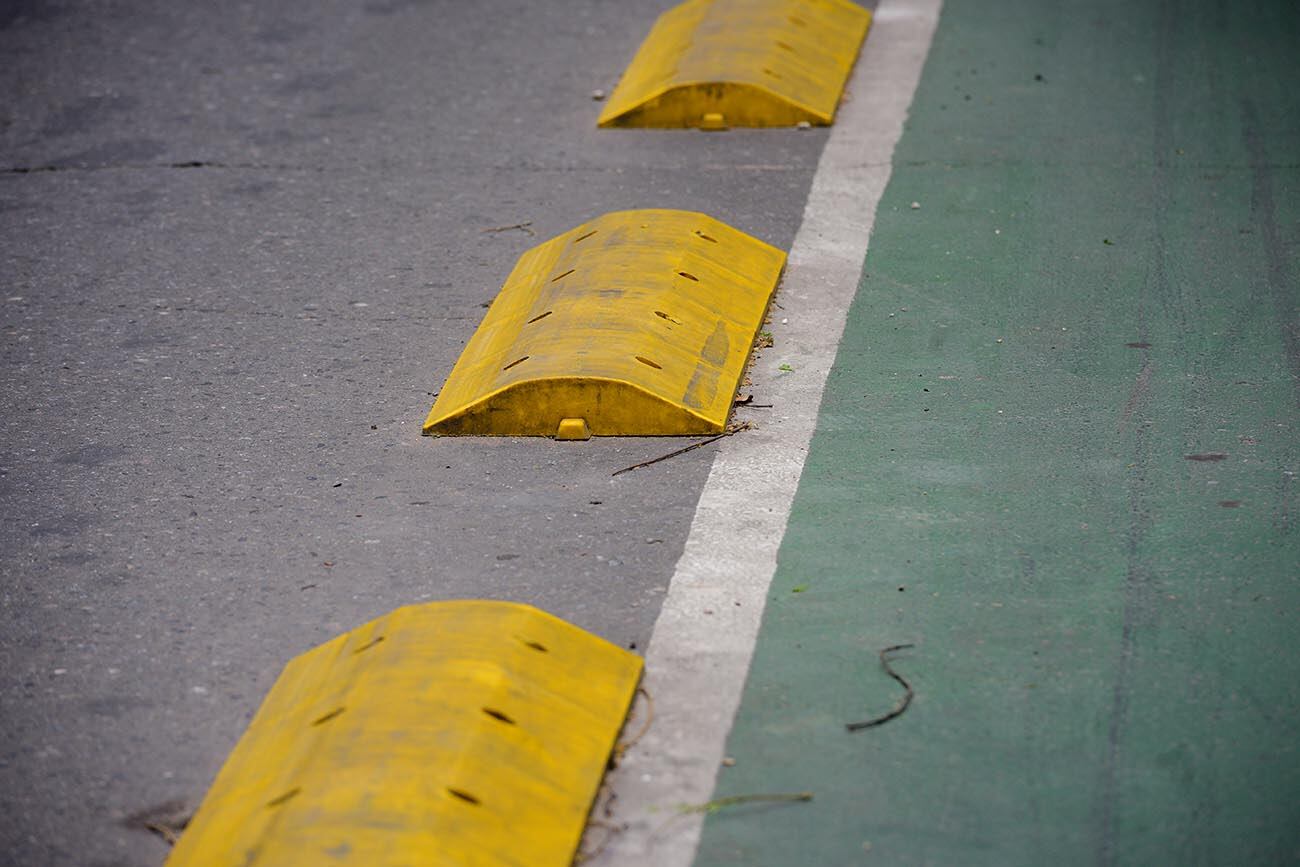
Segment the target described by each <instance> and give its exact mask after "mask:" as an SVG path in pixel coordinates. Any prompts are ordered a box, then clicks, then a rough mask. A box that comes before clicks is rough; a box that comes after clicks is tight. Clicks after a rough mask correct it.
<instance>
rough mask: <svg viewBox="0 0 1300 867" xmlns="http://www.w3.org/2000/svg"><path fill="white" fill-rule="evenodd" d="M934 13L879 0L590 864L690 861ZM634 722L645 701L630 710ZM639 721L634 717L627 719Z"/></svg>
mask: <svg viewBox="0 0 1300 867" xmlns="http://www.w3.org/2000/svg"><path fill="white" fill-rule="evenodd" d="M940 6H941V2H940V0H882V2H881V3H880V6H879V7H878V8H877V10H876V14H875V19H874V21H873V23H872V27H871V32H870V33H869V34H868V36H867V42H866V45H865V46H864V48H863V53H862V57H861V58H860V59H859V61H858V64H857V67H856V69H855V71H854V74H853V77H852V79H851V80H850V82H849V96H848V97H847V99H848V101H847V103H846V104H844V105H843V106H841V108H840V112H839V115H838V117H837V118H836V121H835V126H834V127H833V128H832V131H831V134H830V138H829V140H828V141H827V144H826V149H825V151H824V152H823V153H822V157H821V160H820V162H819V163H818V165H817V173H816V175H815V176H814V178H813V183H812V190H811V192H810V193H809V195H808V204H807V206H806V207H805V209H804V216H803V223H802V224H801V225H800V228H799V233H798V235H797V236H796V237H795V241H794V246H793V247H792V248H791V250H790V260H789V264H788V265H787V269H786V275H785V279H784V281H783V283H782V288H781V290H780V293H779V294H778V296H777V301H778V303H780V304H781V308H779V309H778V308H774V312H773V317H772V320H773V324H772V326H771V329H772V333H773V335H774V337H775V341H776V345H775V346H774V347H773V348H772V349H769V350H767V351H765V352H764V354H763V359H762V360H761V361H760V362H759V363H758V364H757V365H756V370H755V380H756V383H758V393H759V394H760V395H761V396H762V397H763V398H764V402H765V403H768V402H770V403H772V404H773V405H774V407H775V408H774V409H773V410H771V413H772V417H769V416H768V415H767V414H764V415H761V416H760V415H758V414H757V413H755V414H754V415H755V416H756V417H755V418H754V421H755V422H757V423H759V424H760V425H761V427H760V428H759V429H757V430H754V431H747V432H745V433H743V434H741V435H739V436H735V437H729V438H727V439H725V440H723V445H722V448H721V449H720V450H719V452H718V455H717V457H716V459H715V460H714V462H713V468H712V470H711V472H710V473H709V478H708V481H707V482H706V483H705V487H704V491H703V493H702V494H701V496H700V502H699V505H698V507H697V508H696V512H695V519H694V521H693V523H692V524H691V530H690V535H689V537H688V538H687V540H686V547H685V550H684V551H683V553H682V557H681V560H679V561H678V563H677V570H676V572H675V573H674V575H673V578H672V583H671V584H670V586H669V588H668V595H667V597H666V599H665V600H664V604H663V609H662V611H661V612H660V615H659V619H658V621H657V622H656V623H655V629H654V634H653V636H652V638H651V641H650V646H649V648H648V649H647V652H646V674H645V686H646V689H647V690H648V691H649V693H650V694H651V695H652V696H653V700H654V720H653V724H652V725H651V726H650V728H649V730H648V731H647V732H646V733H645V735H644V737H643V738H642V739H641V740H640V741H639V742H638V743H636V744H635V746H633V747H632V748H631V749H630V750H628V752H627V753H626V754H625V756H624V757H623V760H622V762H621V764H620V766H619V768H618V769H617V770H616V771H615V772H614V773H613V774H612V775H611V778H610V781H609V788H608V791H609V792H611V793H612V794H613V795H614V797H613V798H612V800H611V799H610V798H608V797H607V798H606V799H605V805H604V806H602V807H598V808H597V812H596V814H595V815H596V816H597V817H598V818H599V819H601V820H602V821H608V822H612V823H613V824H615V825H618V826H626V827H625V829H624V830H623V831H622V832H621V833H616V834H615V835H614V837H613V839H611V840H610V842H609V844H608V846H606V848H605V850H604V852H603V853H602V854H601V855H600V857H599V858H597V859H594V860H593V861H591V862H588V863H595V864H603V865H611V867H613V865H617V867H641V865H644V867H687V865H689V864H690V863H691V862H692V861H693V860H694V858H695V852H696V848H697V846H698V845H699V839H700V830H701V827H702V823H703V816H702V815H701V814H699V813H688V814H684V815H683V814H680V813H679V811H678V809H677V808H678V807H679V806H680V805H682V804H701V803H704V802H706V801H708V800H709V799H710V797H711V796H712V793H713V788H714V783H715V780H716V778H717V773H718V767H719V765H720V764H721V762H722V758H723V750H724V749H725V747H726V740H727V735H728V733H729V732H730V730H731V725H732V721H733V720H734V718H735V714H736V709H737V707H738V705H739V703H740V697H741V693H742V690H743V688H744V685H745V679H746V676H747V675H748V672H749V665H750V660H751V659H752V657H753V653H754V643H755V641H756V639H757V637H758V629H759V626H760V623H761V621H762V617H763V606H764V603H765V601H766V598H767V591H768V586H769V584H770V583H771V580H772V574H773V572H774V571H775V570H776V558H777V552H778V550H779V548H780V546H781V539H782V536H783V535H784V533H785V527H786V521H787V519H788V517H789V514H790V506H791V503H792V502H793V500H794V494H795V489H796V488H797V487H798V484H799V477H800V475H801V474H802V472H803V465H804V458H805V456H806V455H807V452H808V444H809V441H810V440H811V439H812V434H813V429H814V427H815V425H816V421H817V411H818V408H819V407H820V405H821V397H822V390H823V388H824V387H825V384H826V376H827V374H828V373H829V372H830V368H831V364H832V362H834V360H835V353H836V349H837V347H838V345H839V341H840V336H841V334H842V333H843V331H844V321H845V317H846V315H847V313H848V308H849V304H850V302H851V301H852V300H853V296H854V294H855V292H856V291H857V287H858V281H859V279H860V277H861V271H862V263H863V260H864V259H865V257H866V251H867V242H868V239H869V238H870V236H871V229H872V225H873V224H874V222H875V215H876V206H877V204H878V203H879V201H880V196H881V194H882V193H883V192H884V190H885V185H886V184H887V183H888V181H889V176H890V172H891V169H892V159H893V153H894V146H895V144H897V142H898V138H899V136H900V135H901V134H902V131H903V122H904V120H905V119H906V117H907V111H908V107H909V106H910V105H911V102H912V95H913V93H914V92H915V90H916V85H917V81H918V80H919V78H920V75H921V69H922V67H923V66H924V65H925V58H926V54H927V53H928V52H929V49H930V42H931V39H932V37H933V35H934V28H935V25H936V24H937V22H938V18H939V10H940ZM781 365H788V366H789V367H790V368H792V370H791V371H788V372H787V371H782V370H781V369H780V368H781ZM641 701H642V702H643V700H641ZM644 713H645V708H644V706H643V704H639V705H638V708H637V711H636V714H637V715H638V716H640V715H641V714H644ZM639 728H640V723H639V721H638V719H637V718H634V719H633V720H632V721H631V722H630V724H629V725H628V730H629V731H636V730H638V729H639ZM607 811H608V813H609V815H608V816H607V815H606V812H607Z"/></svg>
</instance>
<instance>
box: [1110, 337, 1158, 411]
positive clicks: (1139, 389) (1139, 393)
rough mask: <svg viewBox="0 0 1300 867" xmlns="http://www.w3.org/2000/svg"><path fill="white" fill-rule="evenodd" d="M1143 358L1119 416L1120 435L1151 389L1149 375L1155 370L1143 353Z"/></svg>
mask: <svg viewBox="0 0 1300 867" xmlns="http://www.w3.org/2000/svg"><path fill="white" fill-rule="evenodd" d="M1134 345H1136V344H1132V343H1130V344H1129V346H1134ZM1150 345H1151V344H1150V343H1145V342H1144V343H1142V344H1141V346H1142V347H1148V346H1150ZM1143 356H1144V363H1143V365H1142V369H1141V370H1140V371H1138V375H1137V380H1136V381H1134V383H1133V390H1132V391H1131V392H1129V396H1128V401H1127V402H1125V404H1124V409H1123V410H1122V411H1121V412H1120V414H1119V432H1120V433H1124V431H1126V430H1127V429H1128V423H1129V421H1130V420H1131V419H1132V418H1133V411H1134V410H1135V409H1137V407H1138V404H1140V403H1141V402H1142V401H1143V400H1144V399H1145V398H1146V394H1147V390H1148V389H1150V388H1151V374H1152V372H1153V371H1154V370H1155V368H1154V366H1153V365H1152V364H1151V361H1150V360H1149V359H1147V358H1145V356H1146V353H1145V352H1143Z"/></svg>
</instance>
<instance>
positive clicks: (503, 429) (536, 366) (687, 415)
mask: <svg viewBox="0 0 1300 867" xmlns="http://www.w3.org/2000/svg"><path fill="white" fill-rule="evenodd" d="M784 264H785V253H784V252H783V251H781V250H778V249H777V248H775V247H772V246H770V245H768V244H765V243H763V242H762V241H759V240H757V239H756V238H752V237H750V236H749V235H746V234H745V233H743V232H739V231H737V230H735V229H733V228H731V227H730V226H727V225H726V224H725V223H721V222H719V221H717V220H715V219H713V218H712V217H708V216H706V215H704V214H697V213H691V212H688V211H666V210H645V211H618V212H614V213H611V214H605V215H604V216H602V217H597V218H596V219H594V220H591V221H590V222H587V223H584V224H583V225H581V226H578V227H577V228H576V229H573V230H572V231H569V232H566V233H565V234H563V235H561V236H559V237H558V238H554V239H552V240H550V241H547V242H545V243H543V244H541V245H539V246H537V247H534V248H533V249H531V250H529V251H528V252H526V253H524V255H523V256H522V257H520V259H519V261H518V263H517V264H516V265H515V268H514V271H513V272H512V273H511V274H510V277H509V278H508V279H507V280H506V282H505V285H504V286H503V287H502V289H501V292H500V294H498V295H497V298H496V300H495V301H493V302H492V306H491V307H490V308H489V310H488V312H487V315H486V316H484V317H483V321H482V323H480V325H479V327H478V330H477V331H476V332H475V333H474V336H473V337H472V338H470V341H469V343H468V344H466V346H465V349H464V351H463V352H462V353H461V356H460V359H459V360H458V361H457V362H456V365H455V367H454V368H452V371H451V375H450V376H449V377H448V378H447V382H446V385H444V386H443V389H442V391H441V392H440V393H439V394H438V399H437V401H436V402H435V403H434V405H433V409H432V410H431V411H430V412H429V416H428V418H427V419H426V420H425V422H424V433H426V434H434V435H457V434H485V435H500V436H553V437H557V438H559V439H586V438H588V437H590V436H593V435H595V436H617V435H630V436H652V435H661V434H701V433H718V432H721V431H722V430H724V429H725V427H726V424H727V417H728V415H729V414H730V412H731V405H732V401H733V399H734V397H735V393H736V388H737V386H738V385H739V383H740V378H741V376H742V375H743V373H744V369H745V364H746V362H747V361H748V358H749V352H750V348H751V347H752V346H753V343H754V338H755V337H756V336H757V335H758V330H759V328H760V327H761V325H762V323H763V318H764V316H765V315H766V313H767V306H768V302H769V301H770V300H771V297H772V293H773V292H774V291H775V290H776V284H777V281H778V280H779V278H780V276H781V269H782V267H783V266H784Z"/></svg>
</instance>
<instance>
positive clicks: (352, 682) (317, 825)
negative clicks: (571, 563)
mask: <svg viewBox="0 0 1300 867" xmlns="http://www.w3.org/2000/svg"><path fill="white" fill-rule="evenodd" d="M641 664H642V663H641V659H640V658H639V657H637V656H636V655H635V654H632V653H629V652H627V651H625V650H623V649H622V648H619V647H615V646H614V645H612V644H609V643H608V642H606V641H604V640H602V639H600V638H597V637H596V636H594V635H591V634H590V633H587V632H584V631H582V630H581V629H578V628H577V627H575V626H571V625H569V624H567V623H565V622H564V621H562V620H559V619H557V618H555V617H552V616H551V615H549V614H546V613H544V612H542V611H539V610H537V609H536V608H532V607H530V606H527V605H517V604H513V603H507V602H483V601H463V602H434V603H429V604H426V605H416V606H411V607H407V608H399V609H397V610H396V611H394V612H392V613H391V614H388V615H387V616H385V617H381V618H379V619H378V620H374V621H372V622H370V623H367V624H366V625H364V626H362V627H360V628H358V629H354V630H353V631H351V632H348V633H345V634H343V635H340V636H339V637H338V638H336V639H334V640H333V641H330V642H329V643H327V644H323V645H321V646H320V647H317V648H316V649H315V650H311V651H308V652H307V653H305V654H303V655H302V656H299V657H298V658H296V659H294V660H293V661H291V662H290V663H289V664H288V665H287V666H286V667H285V669H284V671H283V673H282V674H281V675H280V678H279V680H277V681H276V683H275V686H274V687H273V688H272V689H271V692H270V694H269V695H268V696H267V698H266V701H265V702H263V704H262V707H261V709H259V710H258V712H257V715H256V716H255V717H254V718H253V721H252V722H251V723H250V724H249V726H248V730H247V731H246V732H245V733H244V736H243V738H242V739H240V741H239V744H238V745H237V746H236V747H235V749H234V752H232V753H231V755H230V758H229V759H228V760H227V762H226V764H225V767H223V768H222V769H221V772H220V773H219V774H218V775H217V779H216V782H214V783H213V785H212V788H211V790H210V791H209V792H208V795H207V797H206V798H205V799H204V801H203V804H202V806H200V808H199V810H198V812H197V813H196V814H195V816H194V819H193V820H192V821H191V822H190V825H189V828H188V829H187V830H186V831H185V833H184V835H183V836H182V837H181V839H180V841H179V842H178V843H177V845H176V848H175V849H174V850H173V851H172V854H171V857H170V858H169V859H168V860H167V865H168V867H195V865H220V867H235V865H238V867H288V865H294V867H298V865H301V867H320V865H325V864H338V865H354V867H397V865H402V867H435V865H437V867H471V865H472V867H498V865H499V867H507V865H510V867H518V865H524V864H527V865H536V867H561V865H568V864H570V863H571V862H572V860H573V857H574V854H575V852H576V851H577V847H578V843H579V839H580V837H581V835H582V831H583V827H584V825H585V823H586V819H587V814H588V812H589V811H590V808H591V803H592V801H593V800H594V798H595V796H596V791H597V788H598V786H599V784H600V780H601V777H602V775H603V773H604V770H605V765H606V762H607V761H608V758H609V754H610V751H611V749H612V748H613V745H614V740H615V738H616V737H617V736H618V732H619V727H620V726H621V724H622V722H623V719H624V717H625V716H626V714H627V710H628V707H629V706H630V704H631V701H632V697H633V694H634V692H635V690H636V687H637V682H638V680H639V678H640V674H641Z"/></svg>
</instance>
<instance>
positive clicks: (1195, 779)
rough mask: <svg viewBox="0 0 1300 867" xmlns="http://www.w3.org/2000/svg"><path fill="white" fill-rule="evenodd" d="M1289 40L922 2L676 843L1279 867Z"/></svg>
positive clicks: (1293, 139)
mask: <svg viewBox="0 0 1300 867" xmlns="http://www.w3.org/2000/svg"><path fill="white" fill-rule="evenodd" d="M1297 45H1300V9H1298V8H1297V6H1296V4H1293V3H1290V2H1260V3H1253V4H1229V3H1226V2H1214V0H1168V2H1132V0H1125V2H1114V0H1101V2H1059V0H1057V2H1052V0H978V2H976V0H949V2H948V3H947V5H946V7H945V9H944V12H943V16H942V19H941V21H940V25H939V29H938V31H937V33H936V36H935V42H934V45H933V47H932V51H931V55H930V58H929V60H928V64H927V67H926V70H925V73H924V76H923V78H922V82H921V85H920V88H919V90H918V92H917V95H916V100H915V103H914V105H913V110H912V115H911V118H910V121H909V123H908V126H907V129H906V131H905V133H904V136H903V139H902V141H901V142H900V144H899V146H898V149H897V152H896V154H895V169H894V174H893V177H892V180H891V182H890V186H889V188H888V190H887V192H886V194H885V197H884V199H883V201H882V203H881V207H880V212H879V214H878V217H877V222H876V228H875V231H874V234H873V237H872V242H871V249H870V252H869V254H868V257H867V261H866V264H865V271H864V275H863V278H862V283H861V287H860V289H859V292H858V295H857V298H856V301H855V303H854V305H853V307H852V309H851V311H850V314H849V322H848V326H847V329H846V332H845V335H844V339H843V343H842V345H841V348H840V351H839V355H838V358H837V360H836V363H835V367H834V369H833V370H832V373H831V376H830V379H829V381H828V384H827V390H826V395H825V398H824V401H823V405H822V409H821V414H820V417H819V420H818V426H817V433H816V435H815V438H814V441H813V445H812V448H811V450H810V453H809V457H808V461H807V464H806V467H805V470H804V475H803V479H802V481H801V484H800V488H799V491H798V495H797V497H796V501H795V505H794V508H793V511H792V515H791V518H790V523H789V528H788V531H787V535H786V538H785V541H784V543H783V546H782V549H781V554H780V563H779V566H778V570H777V574H776V577H775V579H774V581H773V585H772V589H771V592H770V594H769V601H768V609H767V612H766V615H765V619H764V624H763V629H762V632H761V635H760V638H759V642H758V646H757V648H756V655H755V660H754V665H753V668H752V670H751V673H750V677H749V681H748V683H747V685H746V691H745V696H744V699H743V702H742V706H741V710H740V713H739V715H738V718H737V722H736V726H735V729H734V730H733V732H732V734H731V737H730V740H729V745H728V753H729V755H730V757H731V758H733V759H734V765H731V764H730V763H728V766H726V767H723V768H722V769H721V772H720V778H719V784H718V790H717V793H716V797H719V798H722V797H728V796H747V795H755V794H760V795H767V794H774V793H783V792H800V791H811V792H813V793H814V796H815V797H814V799H813V800H812V801H811V802H807V803H787V804H764V803H760V802H751V803H740V804H731V805H729V806H727V807H725V808H723V809H719V810H718V811H716V812H715V813H713V814H712V815H710V816H709V818H708V820H707V822H706V825H705V831H704V837H703V840H702V843H701V848H700V851H699V855H698V857H697V860H696V864H697V865H700V867H706V865H722V864H744V865H773V867H776V865H780V867H789V865H799V864H813V865H840V864H875V863H879V864H938V865H968V864H973V865H977V864H999V865H1011V864H1014V865H1019V864H1043V863H1059V864H1180V865H1182V864H1280V863H1296V862H1297V860H1300V722H1298V721H1297V720H1298V719H1300V538H1298V535H1297V527H1296V524H1297V521H1300V515H1297V502H1296V489H1297V481H1296V477H1295V475H1294V474H1295V473H1296V472H1300V460H1298V459H1297V457H1298V455H1297V452H1298V451H1300V448H1298V446H1300V430H1298V425H1300V410H1298V407H1300V380H1298V379H1297V377H1298V376H1300V314H1298V311H1297V289H1296V282H1297V280H1298V279H1300V261H1297V251H1300V97H1298V96H1297V93H1300V88H1297V82H1298V81H1300V60H1298V59H1297V58H1300V49H1297V47H1296V46H1297ZM867 50H870V47H869V46H868V49H867ZM913 202H915V203H917V204H919V207H913V205H912V203H913ZM790 375H792V376H797V375H798V371H795V372H793V373H792V374H790ZM905 642H907V643H914V644H915V647H914V648H913V649H911V650H906V651H901V652H898V653H896V654H894V655H893V657H892V659H893V662H892V664H893V667H894V669H895V670H896V671H897V672H898V673H899V674H900V675H902V676H903V677H904V678H906V679H907V680H908V681H909V682H910V683H911V684H912V685H913V687H914V688H915V700H914V702H913V703H912V705H911V706H910V708H909V709H908V710H907V711H906V713H904V714H903V715H902V716H901V717H898V718H897V719H894V720H892V721H891V722H888V723H886V724H884V725H881V726H879V727H875V728H869V729H865V730H862V731H857V732H853V733H850V732H848V731H846V730H845V723H848V722H853V721H856V720H861V719H864V718H869V717H872V716H875V715H877V714H880V713H883V712H886V711H888V710H889V709H890V708H891V707H893V706H894V704H895V702H896V701H898V700H899V699H900V698H901V697H902V689H901V687H900V686H899V685H898V684H897V683H896V682H895V681H893V680H892V679H890V678H889V677H888V675H887V674H886V673H885V672H884V671H883V670H882V668H881V666H880V664H879V662H878V659H877V652H878V651H879V650H880V649H881V648H883V647H886V646H889V645H894V644H900V643H905Z"/></svg>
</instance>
